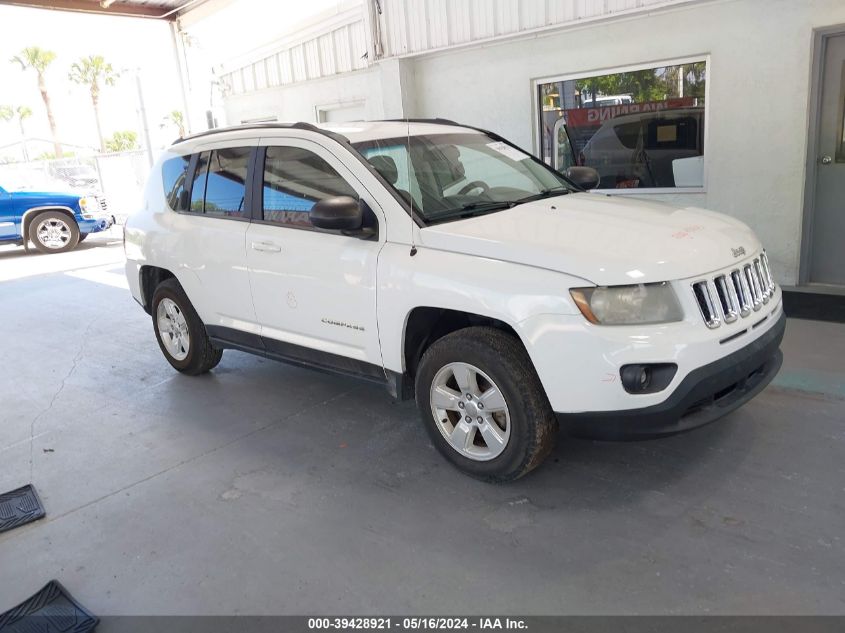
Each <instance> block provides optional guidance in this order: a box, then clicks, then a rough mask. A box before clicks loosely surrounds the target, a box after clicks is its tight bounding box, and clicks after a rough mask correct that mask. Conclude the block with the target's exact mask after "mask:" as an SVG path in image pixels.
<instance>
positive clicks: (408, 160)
mask: <svg viewBox="0 0 845 633" xmlns="http://www.w3.org/2000/svg"><path fill="white" fill-rule="evenodd" d="M405 125H406V126H407V127H406V129H407V131H408V136H407V139H408V141H407V142H408V149H407V152H408V156H407V158H406V162H405V166H406V167H407V172H408V197H409V198H410V200H409V201H408V204H410V205H411V257H413V256H414V255H416V254H417V245H416V236H415V235H414V225H415V224H416V223H415V222H414V196H413V195H411V189H412V187H411V120H410V119H405Z"/></svg>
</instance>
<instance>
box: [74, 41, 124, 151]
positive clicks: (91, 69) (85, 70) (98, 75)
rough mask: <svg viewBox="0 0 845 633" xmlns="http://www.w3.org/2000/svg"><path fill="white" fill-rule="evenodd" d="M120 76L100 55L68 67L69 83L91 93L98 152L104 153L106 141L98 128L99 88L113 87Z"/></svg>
mask: <svg viewBox="0 0 845 633" xmlns="http://www.w3.org/2000/svg"><path fill="white" fill-rule="evenodd" d="M119 76H120V75H119V74H118V73H116V72H115V71H114V69H113V68H112V65H111V64H108V63H106V60H105V59H103V56H102V55H90V56H88V57H83V58H82V59H80V60H79V61H78V62H74V63H73V64H71V66H70V74H69V75H68V77H69V78H70V80H71V81H73V82H76V83H78V84H81V85H84V86H88V90H89V91H90V92H91V103H92V105H93V106H94V119H95V120H96V122H97V138H98V139H99V140H100V151H101V152H105V151H106V141H105V139H104V138H103V130H102V127H101V126H100V86H101V84H102V85H106V86H113V85H114V84H115V82H116V81H117V78H118V77H119Z"/></svg>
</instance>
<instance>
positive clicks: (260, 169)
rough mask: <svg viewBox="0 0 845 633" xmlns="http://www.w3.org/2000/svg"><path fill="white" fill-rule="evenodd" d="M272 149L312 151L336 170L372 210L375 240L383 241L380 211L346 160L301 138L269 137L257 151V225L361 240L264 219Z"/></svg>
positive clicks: (255, 183)
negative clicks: (321, 151) (344, 162)
mask: <svg viewBox="0 0 845 633" xmlns="http://www.w3.org/2000/svg"><path fill="white" fill-rule="evenodd" d="M305 145H309V146H310V147H305ZM270 147H290V148H295V149H302V150H305V151H308V152H311V153H312V154H314V155H315V156H318V157H319V158H322V159H323V160H324V161H326V163H327V164H328V165H329V166H330V167H331V168H332V169H333V170H334V171H335V172H337V174H338V175H339V176H340V177H341V178H342V179H343V180H344V181H345V182H346V183H347V184H348V185H349V186H350V187H351V188H352V189H353V190H354V191H355V194H356V195H357V197H358V199H359V200H364V202H365V203H366V204H367V206H368V207H370V211H371V214H372V215H371V217H370V221H371V222H372V223H373V224H374V227H373V228H374V229H375V240H376V241H379V242H380V241H382V240H383V237H382V236H383V234H384V231H382V230H381V227H380V224H381V220H380V215H379V213H378V212H376V210H375V209H374V208H373V205H372V204H370V203H369V202H368V201H367V200H365V199H364V198H365V196H364V195H363V193H362V192H367V193H369V192H368V191H367V189H366V187H364V185H363V183H361V181H360V180H358V178H356V177H355V175H354V174H353V173H352V172H351V171H350V170H349V169H348V168H346V167H345V166H344V165H343V161H341V160H340V159H339V158H338V157H337V156H336V155H335V154H334V153H332V152H331V151H330V150H329V149H328V148H326V147H324V146H323V145H320V144H319V143H314V141H312V140H310V139H303V138H300V137H293V136H291V137H288V138H282V137H266V138H262V139H261V142H260V144H259V146H258V147H257V148H256V150H257V152H256V154H255V163H254V169H253V179H252V189H253V193H254V195H253V197H252V200H253V207H254V208H253V219H252V221H253V222H254V223H255V224H263V225H265V226H272V227H275V228H277V229H289V230H294V231H307V232H310V233H320V234H322V235H336V236H340V237H346V238H350V237H351V238H353V239H361V238H359V237H355V236H350V235H345V234H344V233H343V231H341V230H336V229H319V228H317V227H316V226H311V227H306V226H297V225H294V224H282V223H280V222H274V221H273V220H265V219H264V168H265V161H266V158H267V149H268V148H270ZM315 149H321V150H323V151H324V152H325V153H326V154H328V155H330V156H332V157H333V158H334V159H335V161H336V162H337V164H338V165H340V166H341V167H344V169H345V171H346V172H347V173H343V172H342V171H340V170H338V169H337V165H333V164H332V162H331V161H330V160H328V159H326V157H325V156H321V155H320V152H319V151H315Z"/></svg>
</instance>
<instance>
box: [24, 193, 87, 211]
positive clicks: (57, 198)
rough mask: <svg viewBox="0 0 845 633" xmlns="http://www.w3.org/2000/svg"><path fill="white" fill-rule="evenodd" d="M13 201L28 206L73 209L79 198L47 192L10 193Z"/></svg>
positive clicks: (71, 194)
mask: <svg viewBox="0 0 845 633" xmlns="http://www.w3.org/2000/svg"><path fill="white" fill-rule="evenodd" d="M9 193H10V194H11V196H12V198H13V199H14V200H21V201H25V202H26V203H27V204H30V205H37V204H40V203H43V204H60V205H64V206H66V207H70V208H74V207H75V206H76V205H77V203H78V202H79V198H80V197H81V196H79V195H77V194H73V193H60V192H58V191H55V192H47V191H10V192H9Z"/></svg>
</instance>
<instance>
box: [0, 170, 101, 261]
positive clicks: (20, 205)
mask: <svg viewBox="0 0 845 633" xmlns="http://www.w3.org/2000/svg"><path fill="white" fill-rule="evenodd" d="M112 224H114V216H112V215H111V214H110V213H109V211H108V205H107V204H106V200H105V198H103V197H102V196H91V195H86V196H80V195H76V194H72V193H52V192H42V191H7V190H6V189H4V188H3V187H2V186H0V244H7V243H14V244H22V245H24V246H26V245H28V243H30V242H31V243H32V244H33V245H34V246H35V248H37V249H38V250H39V251H41V252H42V253H63V252H65V251H69V250H71V249H73V248H74V247H75V246H76V245H77V244H79V242H81V241H82V240H84V239H85V238H86V237H87V236H88V235H89V234H90V233H97V232H99V231H105V230H106V229H107V228H109V227H110V226H111V225H112Z"/></svg>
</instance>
